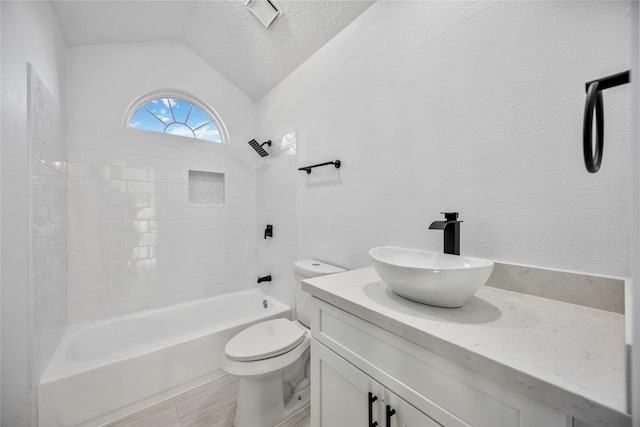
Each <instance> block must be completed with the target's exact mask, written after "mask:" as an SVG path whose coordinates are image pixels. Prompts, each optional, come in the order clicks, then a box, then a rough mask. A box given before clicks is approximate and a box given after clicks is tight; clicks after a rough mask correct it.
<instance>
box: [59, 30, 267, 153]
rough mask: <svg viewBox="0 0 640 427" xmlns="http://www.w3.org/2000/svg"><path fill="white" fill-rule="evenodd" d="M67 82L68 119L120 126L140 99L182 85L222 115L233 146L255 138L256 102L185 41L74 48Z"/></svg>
mask: <svg viewBox="0 0 640 427" xmlns="http://www.w3.org/2000/svg"><path fill="white" fill-rule="evenodd" d="M68 85H69V92H68V94H69V104H68V109H67V116H68V117H69V118H73V119H81V120H86V121H91V122H96V123H101V124H108V125H115V126H121V125H122V120H123V117H124V114H125V111H126V109H127V108H128V107H129V105H130V104H131V103H132V102H133V100H135V99H136V98H137V97H139V96H141V95H144V94H146V93H148V92H151V91H153V90H157V89H180V90H183V91H186V92H188V93H192V94H194V95H195V96H197V97H198V98H200V99H201V100H202V101H204V102H206V103H208V104H209V105H210V106H211V107H212V108H213V109H214V110H215V111H216V112H217V113H218V114H219V115H220V117H222V120H223V121H224V123H225V125H226V126H227V130H228V131H229V137H230V139H231V141H230V142H231V144H232V145H240V144H244V145H247V141H249V140H251V139H253V138H255V136H254V133H255V103H254V102H253V101H251V99H249V97H247V95H245V94H244V93H243V92H241V91H240V90H239V89H238V88H236V87H235V86H234V85H232V84H231V83H230V82H229V81H228V80H226V79H225V78H224V77H222V75H221V74H220V73H218V72H217V71H216V70H215V69H213V68H211V66H209V65H208V64H207V63H205V62H204V61H203V60H202V59H200V57H198V56H197V55H195V54H194V53H193V52H192V51H191V50H189V49H188V48H186V47H185V46H184V45H183V44H182V43H180V42H154V43H126V44H114V45H100V46H85V47H75V48H70V49H69V79H68ZM247 138H248V139H247Z"/></svg>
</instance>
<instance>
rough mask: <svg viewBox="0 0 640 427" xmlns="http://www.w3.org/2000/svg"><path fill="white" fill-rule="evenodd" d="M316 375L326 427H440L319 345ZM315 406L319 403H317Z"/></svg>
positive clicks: (314, 363) (315, 349)
mask: <svg viewBox="0 0 640 427" xmlns="http://www.w3.org/2000/svg"><path fill="white" fill-rule="evenodd" d="M312 346H313V347H312V350H311V354H312V356H311V357H312V362H311V363H312V372H316V373H317V376H315V375H314V374H313V373H312V376H313V377H315V378H314V379H313V380H312V381H315V380H316V379H317V380H318V381H320V384H319V387H317V391H318V393H319V395H318V396H317V398H318V401H319V402H322V403H321V404H320V405H318V406H317V408H318V410H319V413H318V414H316V415H317V418H318V419H319V422H318V423H317V424H316V423H314V424H316V425H323V426H332V427H338V426H365V427H367V426H370V427H371V426H377V427H392V426H393V427H396V426H406V427H439V426H441V424H439V423H437V422H435V421H434V420H433V419H431V418H430V417H429V416H427V415H426V414H424V413H422V412H420V411H419V410H417V409H416V408H414V407H413V406H411V405H410V404H409V403H407V402H406V401H405V400H404V399H402V398H401V397H399V396H397V395H396V394H394V393H393V392H392V391H391V390H389V389H387V388H385V387H384V386H382V384H380V383H378V382H377V381H375V380H374V379H373V378H371V377H369V376H368V375H367V374H365V373H364V372H362V371H361V370H359V369H358V368H356V367H355V366H353V365H352V364H350V363H349V362H347V361H346V360H344V359H343V358H342V357H340V356H338V355H337V354H336V353H334V352H333V351H331V350H329V349H328V348H327V347H325V346H324V345H322V344H319V343H318V342H317V341H316V342H315V343H314V344H312ZM314 404H315V403H314Z"/></svg>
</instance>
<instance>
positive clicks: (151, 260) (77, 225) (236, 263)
mask: <svg viewBox="0 0 640 427" xmlns="http://www.w3.org/2000/svg"><path fill="white" fill-rule="evenodd" d="M67 133H68V162H69V163H68V181H67V185H68V215H69V223H68V226H69V227H68V228H69V230H68V238H69V241H68V246H69V284H68V305H69V323H81V322H87V321H91V320H97V319H102V318H107V317H112V316H118V315H122V314H126V313H130V312H134V311H140V310H146V309H152V308H157V307H162V306H166V305H172V304H177V303H181V302H185V301H190V300H194V299H197V298H204V297H209V296H214V295H218V294H222V293H226V292H231V291H234V290H241V289H247V288H250V287H255V286H256V283H255V274H256V239H255V235H256V174H255V167H256V159H255V153H253V151H250V147H248V146H247V147H243V146H239V147H236V146H233V145H227V144H219V143H214V142H210V141H201V140H194V139H191V138H184V137H179V136H174V135H165V134H159V133H154V132H149V131H144V130H138V129H129V128H121V127H112V126H107V125H102V124H95V123H91V122H87V121H82V120H77V119H69V120H68V125H67ZM189 170H195V171H203V172H215V173H219V174H224V177H225V203H223V204H202V203H198V204H191V203H189V200H188V193H189V180H188V177H189Z"/></svg>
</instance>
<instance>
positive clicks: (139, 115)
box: [129, 108, 164, 132]
mask: <svg viewBox="0 0 640 427" xmlns="http://www.w3.org/2000/svg"><path fill="white" fill-rule="evenodd" d="M129 126H130V127H132V128H138V129H146V130H152V131H155V132H164V125H163V124H162V123H160V122H159V121H158V119H156V118H155V117H153V116H152V115H151V114H149V112H148V111H147V110H145V109H144V108H140V109H138V111H136V113H135V114H134V115H133V117H132V118H131V123H129Z"/></svg>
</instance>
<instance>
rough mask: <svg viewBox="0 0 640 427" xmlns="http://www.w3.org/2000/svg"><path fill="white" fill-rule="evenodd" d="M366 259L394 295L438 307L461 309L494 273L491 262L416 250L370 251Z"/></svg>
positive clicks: (386, 249)
mask: <svg viewBox="0 0 640 427" xmlns="http://www.w3.org/2000/svg"><path fill="white" fill-rule="evenodd" d="M369 255H371V259H372V260H373V267H374V268H375V270H376V273H378V275H379V276H380V278H381V279H382V281H383V282H385V283H386V284H387V285H389V287H390V288H391V290H393V292H395V293H396V294H398V295H400V296H402V297H405V298H408V299H410V300H413V301H417V302H421V303H424V304H430V305H435V306H438V307H461V306H462V305H463V304H464V303H465V302H466V301H467V300H468V299H469V298H471V296H472V295H473V294H474V293H475V292H476V291H477V290H478V289H480V288H481V287H482V286H483V285H484V284H485V283H486V282H487V280H488V279H489V276H490V275H491V272H492V271H493V262H492V261H488V260H484V259H480V258H469V257H465V256H459V255H449V254H444V253H437V252H427V251H420V250H415V249H405V248H393V247H381V248H373V249H371V250H370V251H369Z"/></svg>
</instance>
